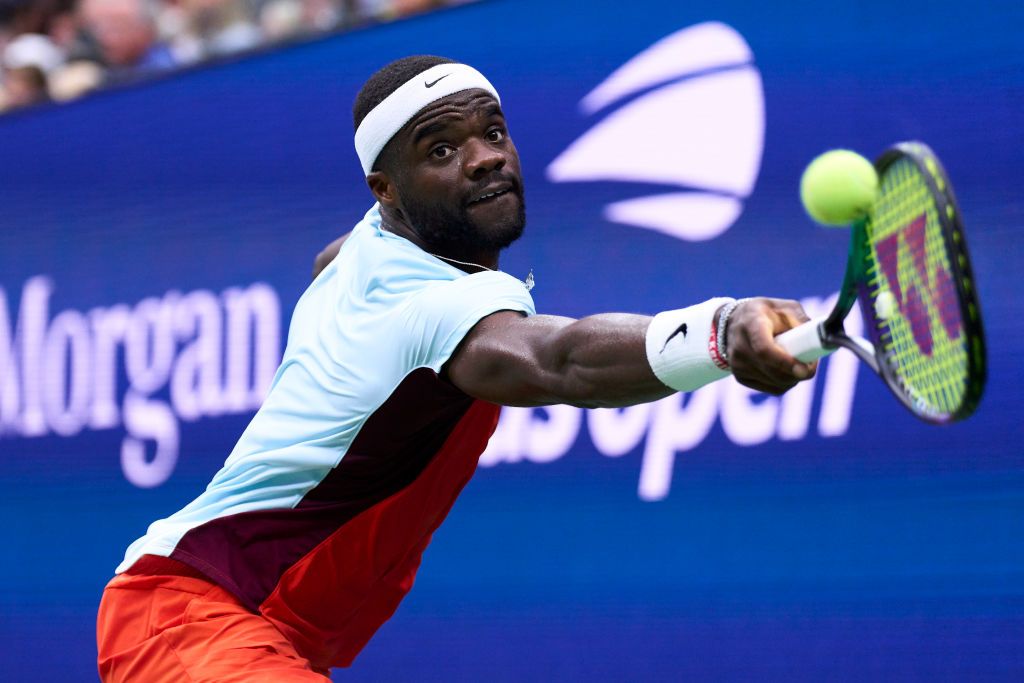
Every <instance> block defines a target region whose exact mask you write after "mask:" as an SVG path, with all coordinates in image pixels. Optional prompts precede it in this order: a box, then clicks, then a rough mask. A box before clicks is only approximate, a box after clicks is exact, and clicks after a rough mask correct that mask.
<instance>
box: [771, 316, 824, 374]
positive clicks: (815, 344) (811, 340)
mask: <svg viewBox="0 0 1024 683" xmlns="http://www.w3.org/2000/svg"><path fill="white" fill-rule="evenodd" d="M826 317H827V316H822V317H820V318H814V319H813V320H808V321H807V322H805V323H804V324H802V325H798V326H796V327H794V328H793V329H791V330H786V331H785V332H783V333H782V334H780V335H779V336H777V337H776V338H775V343H776V344H778V345H779V346H781V347H782V348H783V349H785V351H786V353H788V354H789V355H791V356H793V357H794V358H796V359H797V360H798V361H800V362H801V363H810V362H811V361H812V360H817V359H819V358H821V357H822V356H827V355H828V354H830V353H832V352H833V351H835V348H826V347H825V345H824V343H823V342H822V340H821V324H822V323H823V322H825V318H826Z"/></svg>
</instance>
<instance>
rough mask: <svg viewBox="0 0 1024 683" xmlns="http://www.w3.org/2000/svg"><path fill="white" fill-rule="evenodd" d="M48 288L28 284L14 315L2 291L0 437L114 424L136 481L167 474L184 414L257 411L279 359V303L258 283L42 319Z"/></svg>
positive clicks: (157, 480) (191, 417)
mask: <svg viewBox="0 0 1024 683" xmlns="http://www.w3.org/2000/svg"><path fill="white" fill-rule="evenodd" d="M53 291H54V283H53V281H52V280H51V279H50V278H48V277H45V276H38V277H34V278H31V279H30V280H28V281H27V282H26V283H25V285H24V287H23V288H22V292H21V302H20V305H19V307H18V309H17V310H18V313H17V318H16V319H12V315H11V312H12V310H13V309H12V307H11V306H10V305H8V301H7V294H6V293H5V291H4V289H3V288H2V287H0V440H3V439H4V438H6V437H12V436H15V437H19V436H20V437H26V438H32V437H44V436H48V435H51V434H55V435H58V436H65V437H71V436H75V435H76V434H79V433H80V432H82V431H83V430H104V429H116V428H123V429H124V430H125V432H126V435H125V437H124V439H123V440H122V442H121V469H122V470H123V472H124V475H125V478H127V479H128V481H130V482H131V483H133V484H135V485H136V486H140V487H143V488H148V487H152V486H158V485H160V484H162V483H164V482H165V481H166V480H167V478H168V477H170V476H171V473H172V472H173V471H174V467H175V465H176V464H177V461H178V450H179V444H180V440H181V439H180V434H179V432H180V430H179V423H180V422H181V421H185V422H192V421H195V420H198V419H199V418H201V417H212V416H216V415H226V414H232V413H234V414H238V413H248V412H251V411H253V410H255V409H256V408H258V407H259V406H260V404H261V403H262V401H263V397H264V396H265V395H266V391H267V389H268V388H269V386H270V382H271V380H272V379H273V377H274V373H275V372H276V370H277V365H278V363H279V362H280V360H281V352H280V344H281V334H280V326H281V305H280V303H279V301H278V296H277V293H276V292H275V291H274V289H273V288H272V287H271V286H270V285H267V284H264V283H256V284H253V285H251V286H249V287H246V288H231V289H228V290H226V291H224V292H222V293H221V294H219V295H218V294H215V293H213V292H210V291H207V290H196V291H194V292H188V293H185V294H183V293H181V292H176V291H171V292H167V293H166V294H164V295H163V296H162V297H159V298H157V297H153V298H149V299H144V300H142V301H140V302H138V303H137V304H135V305H134V306H129V305H127V304H115V305H113V306H110V307H108V308H94V309H92V310H90V311H88V312H80V311H75V310H65V311H61V312H60V313H58V314H57V315H55V316H53V317H52V318H51V316H50V298H51V296H52V294H53ZM122 378H123V379H122ZM163 394H166V396H167V398H166V399H164V398H157V397H156V396H157V395H163Z"/></svg>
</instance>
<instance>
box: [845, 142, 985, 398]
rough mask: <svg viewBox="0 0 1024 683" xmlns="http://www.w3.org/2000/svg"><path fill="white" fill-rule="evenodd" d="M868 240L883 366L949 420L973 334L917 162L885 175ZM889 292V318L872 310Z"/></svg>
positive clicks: (960, 393)
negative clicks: (891, 308) (965, 322)
mask: <svg viewBox="0 0 1024 683" xmlns="http://www.w3.org/2000/svg"><path fill="white" fill-rule="evenodd" d="M866 234H867V240H868V243H869V244H868V247H869V248H868V249H866V250H865V252H866V256H865V258H866V259H867V260H868V261H869V263H868V264H866V268H865V274H866V284H867V294H868V298H869V302H870V304H871V305H872V308H873V310H872V311H870V312H869V316H868V318H869V320H874V324H875V325H876V327H877V333H878V334H877V338H878V341H879V343H880V345H881V348H882V350H883V354H882V355H883V362H886V363H888V364H889V366H890V367H891V368H892V370H893V371H894V372H893V375H894V376H896V377H899V378H901V380H902V387H901V388H902V389H903V391H905V392H906V393H907V395H908V396H910V398H911V399H912V400H913V401H914V403H915V404H916V405H917V406H918V407H919V408H920V409H921V410H923V411H924V412H927V413H929V414H932V415H935V416H940V417H941V416H948V415H951V414H953V413H955V412H956V411H957V409H958V408H959V407H960V406H961V405H962V403H963V402H964V400H965V393H966V389H967V382H966V378H967V374H968V356H967V354H968V349H967V335H965V334H964V326H963V321H962V320H961V315H960V304H959V298H958V294H957V291H956V287H955V284H954V282H953V279H952V276H951V275H950V273H951V270H950V260H949V259H950V255H949V253H948V250H947V246H946V242H945V240H944V238H943V232H942V224H941V223H940V220H939V216H938V207H937V206H936V203H935V200H934V198H933V196H932V193H931V191H930V189H929V186H928V184H927V182H926V181H925V178H924V177H923V176H922V175H921V171H920V170H919V168H918V166H917V164H915V163H914V162H913V161H912V160H910V159H906V158H904V159H900V160H897V161H896V162H895V163H893V164H892V165H891V166H890V167H889V168H888V169H887V170H886V172H885V174H884V175H883V178H882V185H881V190H880V193H879V199H878V201H877V203H876V206H875V209H874V211H873V212H872V215H871V217H870V222H869V224H868V226H867V231H866ZM883 293H888V294H886V295H885V296H887V297H889V296H891V297H892V300H894V301H895V303H896V310H895V311H893V312H892V313H891V314H890V315H889V316H888V317H887V318H882V317H881V316H880V315H877V311H876V310H874V307H875V305H876V302H877V301H878V297H879V296H880V295H883Z"/></svg>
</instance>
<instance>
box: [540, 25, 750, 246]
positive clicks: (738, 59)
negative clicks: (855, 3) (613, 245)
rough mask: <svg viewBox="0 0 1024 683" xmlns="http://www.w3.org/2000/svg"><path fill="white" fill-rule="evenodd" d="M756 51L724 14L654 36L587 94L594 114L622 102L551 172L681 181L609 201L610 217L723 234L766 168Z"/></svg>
mask: <svg viewBox="0 0 1024 683" xmlns="http://www.w3.org/2000/svg"><path fill="white" fill-rule="evenodd" d="M753 59H754V56H753V53H752V52H751V51H750V47H749V46H748V45H747V43H746V41H744V40H743V36H741V35H740V34H739V33H737V32H736V31H735V30H733V29H732V28H730V27H729V26H726V25H725V24H722V23H719V22H707V23H703V24H697V25H696V26H690V27H688V28H684V29H682V30H681V31H677V32H675V33H673V34H672V35H670V36H668V37H667V38H664V39H662V40H660V41H658V42H657V43H655V44H654V45H652V46H651V47H649V48H647V49H646V50H644V51H643V52H641V53H640V54H638V55H636V56H635V57H633V58H632V59H631V60H629V61H628V62H626V63H625V64H624V65H622V66H621V67H619V68H618V69H616V70H615V72H613V73H612V74H611V75H610V76H609V77H608V78H606V79H605V80H604V81H603V82H602V83H601V84H600V85H598V86H597V87H596V88H594V89H593V90H592V91H591V92H590V93H589V94H588V95H587V96H586V97H584V98H583V100H582V101H581V102H580V108H581V109H582V111H583V113H584V114H586V115H588V116H593V115H595V114H597V113H598V112H601V111H604V110H606V109H608V108H609V107H611V106H613V105H618V108H617V109H614V110H612V111H610V113H608V114H606V115H605V116H604V118H603V119H601V120H600V121H598V122H597V123H596V124H595V125H594V126H593V127H592V128H590V130H588V131H587V132H586V133H584V134H583V135H581V136H580V137H579V139H577V140H576V141H575V142H573V143H572V144H571V145H569V147H568V148H567V149H566V150H565V151H564V152H562V154H560V155H559V156H558V158H556V159H555V160H554V161H553V162H551V164H550V165H549V166H548V169H547V175H548V178H549V179H550V180H551V181H553V182H556V183H564V182H590V181H629V182H640V183H650V184H655V185H665V186H676V187H680V188H684V189H683V190H682V191H665V192H660V193H658V194H652V195H647V196H642V197H637V198H634V199H627V200H624V201H619V202H615V203H613V204H609V205H607V206H605V207H604V216H605V218H606V219H608V220H609V221H612V222H616V223H623V224H626V225H632V226H636V227H640V228H649V229H651V230H657V231H659V232H662V233H665V234H668V235H671V236H673V237H676V238H679V239H683V240H688V241H702V240H709V239H712V238H714V237H717V236H718V235H720V234H722V233H723V232H725V231H726V230H728V229H729V227H730V226H731V225H732V224H733V223H734V222H736V219H737V218H739V216H740V213H741V212H742V211H743V200H744V199H746V198H747V197H748V196H750V193H751V192H752V191H753V189H754V182H755V181H756V180H757V173H758V170H759V169H760V167H761V152H762V150H763V148H764V94H763V91H762V88H761V75H760V73H759V72H758V70H757V68H756V67H755V66H754V65H753Z"/></svg>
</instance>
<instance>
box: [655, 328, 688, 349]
mask: <svg viewBox="0 0 1024 683" xmlns="http://www.w3.org/2000/svg"><path fill="white" fill-rule="evenodd" d="M680 332H682V334H683V339H686V323H683V324H682V325H680V326H679V329H677V330H676V331H675V332H673V333H672V334H670V335H669V336H668V339H666V340H665V346H662V347H661V351H659V352H658V353H665V349H666V348H668V343H669V342H670V341H672V338H673V337H675V336H676V335H677V334H679V333H680Z"/></svg>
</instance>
